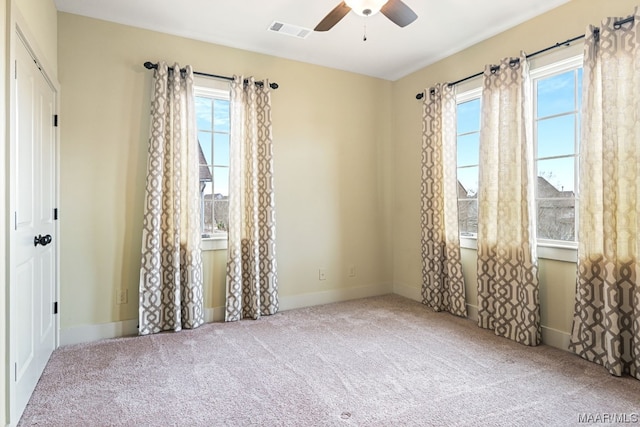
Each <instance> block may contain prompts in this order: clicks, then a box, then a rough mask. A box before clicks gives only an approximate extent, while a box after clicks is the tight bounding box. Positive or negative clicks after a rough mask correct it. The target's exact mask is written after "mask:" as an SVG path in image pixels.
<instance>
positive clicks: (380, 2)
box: [344, 0, 389, 16]
mask: <svg viewBox="0 0 640 427" xmlns="http://www.w3.org/2000/svg"><path fill="white" fill-rule="evenodd" d="M388 1H389V0H344V2H345V3H346V4H347V6H349V7H350V8H351V10H353V11H354V12H355V13H357V14H358V15H360V16H372V15H375V14H376V13H378V12H380V9H382V6H384V5H385V3H387V2H388Z"/></svg>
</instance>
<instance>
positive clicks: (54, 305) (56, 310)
mask: <svg viewBox="0 0 640 427" xmlns="http://www.w3.org/2000/svg"><path fill="white" fill-rule="evenodd" d="M53 314H58V301H56V302H54V303H53Z"/></svg>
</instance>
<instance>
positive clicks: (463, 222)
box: [456, 89, 482, 237]
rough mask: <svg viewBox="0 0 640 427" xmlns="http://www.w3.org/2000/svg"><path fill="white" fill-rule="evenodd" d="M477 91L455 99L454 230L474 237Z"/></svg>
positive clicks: (477, 116) (479, 92)
mask: <svg viewBox="0 0 640 427" xmlns="http://www.w3.org/2000/svg"><path fill="white" fill-rule="evenodd" d="M481 94H482V91H481V89H475V90H471V91H469V92H464V93H462V94H460V95H458V97H457V100H456V101H457V104H458V105H457V130H456V141H457V148H458V149H457V152H458V163H457V164H458V227H459V230H460V235H461V236H466V237H475V236H476V234H477V233H478V164H479V156H480V95H481Z"/></svg>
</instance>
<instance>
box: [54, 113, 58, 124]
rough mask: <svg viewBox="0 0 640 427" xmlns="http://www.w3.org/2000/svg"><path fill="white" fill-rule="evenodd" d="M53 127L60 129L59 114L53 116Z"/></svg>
mask: <svg viewBox="0 0 640 427" xmlns="http://www.w3.org/2000/svg"><path fill="white" fill-rule="evenodd" d="M53 126H54V127H58V115H57V114H54V115H53Z"/></svg>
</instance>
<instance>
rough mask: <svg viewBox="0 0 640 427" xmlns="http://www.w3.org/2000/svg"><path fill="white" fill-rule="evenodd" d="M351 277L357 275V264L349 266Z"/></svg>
mask: <svg viewBox="0 0 640 427" xmlns="http://www.w3.org/2000/svg"><path fill="white" fill-rule="evenodd" d="M347 274H348V276H349V277H356V266H355V265H353V264H352V265H350V266H349V271H348V272H347Z"/></svg>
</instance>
